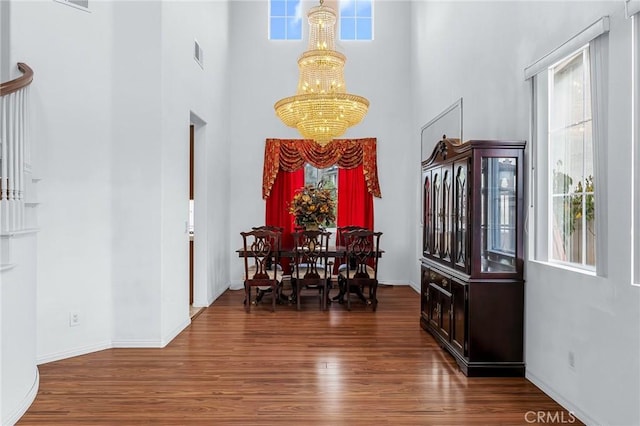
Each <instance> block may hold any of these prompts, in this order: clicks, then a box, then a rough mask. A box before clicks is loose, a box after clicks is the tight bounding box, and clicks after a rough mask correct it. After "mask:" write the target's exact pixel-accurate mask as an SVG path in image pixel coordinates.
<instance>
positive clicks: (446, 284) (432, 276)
mask: <svg viewBox="0 0 640 426" xmlns="http://www.w3.org/2000/svg"><path fill="white" fill-rule="evenodd" d="M428 277H429V283H431V284H435V285H437V286H438V287H441V288H443V289H445V290H447V291H451V282H450V281H449V278H447V277H445V276H444V275H442V274H439V273H437V272H436V271H434V270H433V269H430V270H429V275H428Z"/></svg>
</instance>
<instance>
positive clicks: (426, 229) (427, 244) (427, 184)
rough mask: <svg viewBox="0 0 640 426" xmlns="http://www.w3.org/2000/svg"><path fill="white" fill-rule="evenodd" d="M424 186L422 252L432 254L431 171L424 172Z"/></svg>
mask: <svg viewBox="0 0 640 426" xmlns="http://www.w3.org/2000/svg"><path fill="white" fill-rule="evenodd" d="M422 180H423V185H424V186H423V188H422V214H423V216H422V229H423V234H422V253H423V254H424V255H425V256H426V255H427V254H431V244H432V243H431V241H432V240H433V237H432V226H433V206H432V205H431V172H430V171H426V172H424V173H423V179H422Z"/></svg>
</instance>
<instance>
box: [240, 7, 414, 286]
mask: <svg viewBox="0 0 640 426" xmlns="http://www.w3.org/2000/svg"><path fill="white" fill-rule="evenodd" d="M315 5H317V2H315V1H313V2H306V3H304V4H303V10H304V14H305V17H304V22H303V34H304V36H303V41H297V42H296V41H277V42H273V41H269V40H268V39H267V19H266V18H265V17H266V16H267V6H268V2H266V1H237V2H232V3H231V15H230V18H231V23H230V28H231V35H230V38H231V40H233V49H232V51H231V63H230V67H231V74H230V91H231V93H232V94H233V97H232V98H231V99H230V110H231V117H232V119H233V123H234V125H233V126H232V127H231V129H230V142H231V158H230V162H231V164H234V165H236V167H234V169H233V170H231V172H230V178H229V182H230V188H231V193H232V194H233V197H232V198H231V203H230V211H231V223H230V227H229V228H230V233H231V236H230V238H231V239H230V244H229V246H228V250H229V252H234V251H235V250H236V249H237V248H238V247H239V246H240V244H241V240H240V235H239V233H240V232H241V231H245V230H247V229H249V228H250V227H251V226H255V225H257V224H260V223H264V216H265V209H264V201H263V200H262V198H261V195H262V193H261V188H262V165H263V159H264V143H265V139H266V138H300V137H301V136H300V135H299V134H298V133H297V131H296V130H295V129H291V128H289V127H286V126H285V125H284V124H282V122H281V121H280V120H279V119H278V117H277V116H276V114H275V111H274V109H273V105H274V103H275V102H276V101H278V100H279V99H282V98H284V97H287V96H292V95H294V94H295V92H296V86H297V83H298V65H297V61H298V57H299V56H300V55H301V54H302V53H303V52H304V51H305V50H307V32H308V24H307V20H306V13H307V12H308V10H309V8H310V7H311V6H315ZM409 13H410V3H409V2H400V1H398V2H395V1H394V2H387V1H384V2H376V4H375V17H376V24H375V40H374V41H372V42H339V43H337V49H338V50H339V51H341V52H342V53H344V54H345V55H346V56H347V62H346V65H345V80H346V85H347V91H348V92H349V93H354V94H357V95H361V96H364V97H366V98H368V99H369V101H370V102H371V106H370V108H369V113H368V114H367V116H366V117H365V118H364V120H363V121H362V123H360V124H359V125H357V126H355V127H353V128H351V129H349V130H348V131H347V133H346V134H345V135H344V137H346V138H360V137H376V138H377V139H378V173H379V178H380V187H381V190H382V198H381V199H374V209H375V227H376V229H377V230H379V231H382V232H383V233H384V235H383V237H382V239H381V245H382V246H383V248H384V250H385V255H384V258H383V260H382V261H381V262H380V280H381V281H382V282H389V283H402V284H407V283H408V282H409V281H410V280H411V278H413V274H412V272H413V269H415V266H414V265H415V259H416V258H417V256H416V254H415V251H414V248H413V245H412V244H411V241H412V235H411V234H412V233H413V232H414V229H413V226H412V224H413V216H414V209H413V208H409V207H408V206H412V205H413V200H412V199H413V196H414V192H415V191H414V188H415V187H414V182H413V180H412V179H413V177H414V173H413V170H411V168H407V167H405V165H406V164H407V163H409V162H411V158H412V152H411V149H410V147H411V146H412V145H416V146H419V141H418V140H417V139H416V136H415V135H416V131H415V130H412V129H411V128H410V122H411V102H410V99H411V87H410V86H409V85H408V84H407V81H408V80H409V70H408V68H407V66H406V65H407V64H408V63H409V53H410V50H409V46H410V38H409V37H410V32H409V27H408V25H407V22H409ZM380 52H384V54H381V53H380ZM230 271H231V277H230V279H231V282H232V283H233V284H234V287H235V286H240V285H241V284H240V283H241V277H242V272H241V271H242V266H241V262H240V259H239V258H238V257H237V256H234V257H233V258H232V259H231V260H230ZM415 282H417V281H414V283H415Z"/></svg>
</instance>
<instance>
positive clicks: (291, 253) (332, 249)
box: [236, 245, 384, 302]
mask: <svg viewBox="0 0 640 426" xmlns="http://www.w3.org/2000/svg"><path fill="white" fill-rule="evenodd" d="M236 253H238V257H240V258H244V255H245V251H244V248H239V249H237V250H236ZM295 254H296V251H295V247H281V248H280V250H278V257H279V258H280V259H283V258H290V259H291V261H292V262H293V259H294V258H295ZM383 254H384V250H378V258H381V257H382V255H383ZM346 255H347V246H344V245H333V246H329V249H328V250H327V257H329V258H332V259H334V261H333V262H329V267H330V268H331V277H333V276H334V275H335V276H336V277H337V276H338V274H337V270H335V272H336V273H335V274H334V265H335V263H336V262H339V261H340V262H342V260H343V259H344V258H345V257H346ZM338 266H339V265H338ZM285 276H288V277H290V279H294V278H293V277H292V275H290V274H285ZM345 293H346V290H345V289H343V288H339V292H338V294H337V295H336V296H334V297H333V298H332V299H328V300H327V301H328V302H331V300H333V301H341V300H342V298H343V297H344V295H345ZM355 293H356V294H357V296H358V297H359V298H360V299H361V300H363V301H366V298H365V297H364V295H363V294H362V291H361V290H360V289H359V288H358V289H355ZM296 297H297V294H295V286H291V294H290V295H289V296H288V297H286V298H284V296H282V297H281V300H280V302H283V301H287V302H292V301H293V302H295V301H296ZM327 297H328V296H327Z"/></svg>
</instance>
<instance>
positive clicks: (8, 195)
mask: <svg viewBox="0 0 640 426" xmlns="http://www.w3.org/2000/svg"><path fill="white" fill-rule="evenodd" d="M18 70H20V72H22V75H21V76H20V77H18V78H16V79H14V80H11V81H8V82H6V83H2V84H0V233H6V232H11V231H19V230H22V229H24V227H25V210H24V208H25V200H24V198H25V185H26V184H27V178H26V177H27V175H31V144H30V138H29V118H30V104H29V98H30V97H29V86H30V84H31V82H32V81H33V70H32V69H31V68H30V67H29V66H28V65H27V64H24V63H21V62H19V63H18Z"/></svg>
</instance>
